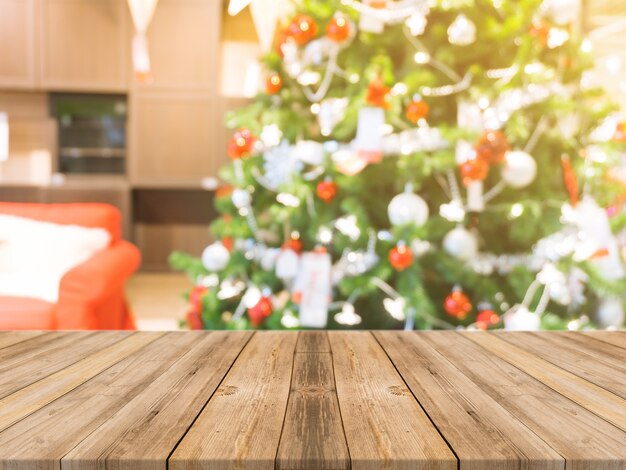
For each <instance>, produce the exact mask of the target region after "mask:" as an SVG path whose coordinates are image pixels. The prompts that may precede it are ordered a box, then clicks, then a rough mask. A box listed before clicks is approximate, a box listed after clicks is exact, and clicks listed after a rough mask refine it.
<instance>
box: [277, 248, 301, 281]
mask: <svg viewBox="0 0 626 470" xmlns="http://www.w3.org/2000/svg"><path fill="white" fill-rule="evenodd" d="M299 267H300V257H299V256H298V254H297V253H296V252H295V251H293V250H290V249H285V250H281V252H280V253H279V255H278V257H277V258H276V276H278V278H280V279H282V280H288V279H294V278H295V277H296V275H297V274H298V269H299Z"/></svg>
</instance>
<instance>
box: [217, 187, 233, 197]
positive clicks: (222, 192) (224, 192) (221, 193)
mask: <svg viewBox="0 0 626 470" xmlns="http://www.w3.org/2000/svg"><path fill="white" fill-rule="evenodd" d="M232 193H233V187H232V186H231V185H230V184H223V185H221V186H220V187H219V188H217V191H215V196H217V197H230V196H231V194H232Z"/></svg>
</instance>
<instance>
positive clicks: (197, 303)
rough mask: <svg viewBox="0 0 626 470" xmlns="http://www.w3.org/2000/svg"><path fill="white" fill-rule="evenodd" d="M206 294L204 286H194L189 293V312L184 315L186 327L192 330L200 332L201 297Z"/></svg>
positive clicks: (201, 324)
mask: <svg viewBox="0 0 626 470" xmlns="http://www.w3.org/2000/svg"><path fill="white" fill-rule="evenodd" d="M207 292H208V289H207V288H206V287H205V286H195V287H194V288H193V289H192V290H191V292H190V293H189V311H188V312H187V315H186V320H187V325H188V326H189V328H190V329H192V330H202V329H203V327H204V325H203V322H202V297H203V296H204V295H205V294H206V293H207Z"/></svg>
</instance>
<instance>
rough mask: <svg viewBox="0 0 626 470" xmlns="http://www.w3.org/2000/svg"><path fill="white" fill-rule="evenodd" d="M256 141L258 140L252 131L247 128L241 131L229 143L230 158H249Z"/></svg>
mask: <svg viewBox="0 0 626 470" xmlns="http://www.w3.org/2000/svg"><path fill="white" fill-rule="evenodd" d="M255 141H256V139H255V138H254V137H253V135H252V133H251V132H250V130H248V129H246V128H241V129H239V130H238V131H237V132H235V133H234V134H233V137H232V138H231V139H230V142H229V143H228V156H229V157H230V158H232V159H233V160H236V159H238V158H245V157H248V156H249V155H250V153H251V152H252V148H253V146H254V142H255Z"/></svg>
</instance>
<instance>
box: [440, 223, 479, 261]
mask: <svg viewBox="0 0 626 470" xmlns="http://www.w3.org/2000/svg"><path fill="white" fill-rule="evenodd" d="M443 249H444V250H446V252H447V253H448V254H450V255H451V256H454V257H455V258H457V259H459V260H461V261H469V260H471V259H472V258H474V257H476V255H477V254H478V240H476V236H475V235H474V234H473V233H472V232H470V231H469V230H467V229H466V228H464V227H461V226H458V227H456V228H454V229H452V230H450V231H449V232H448V233H447V235H446V236H445V237H444V239H443Z"/></svg>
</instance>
